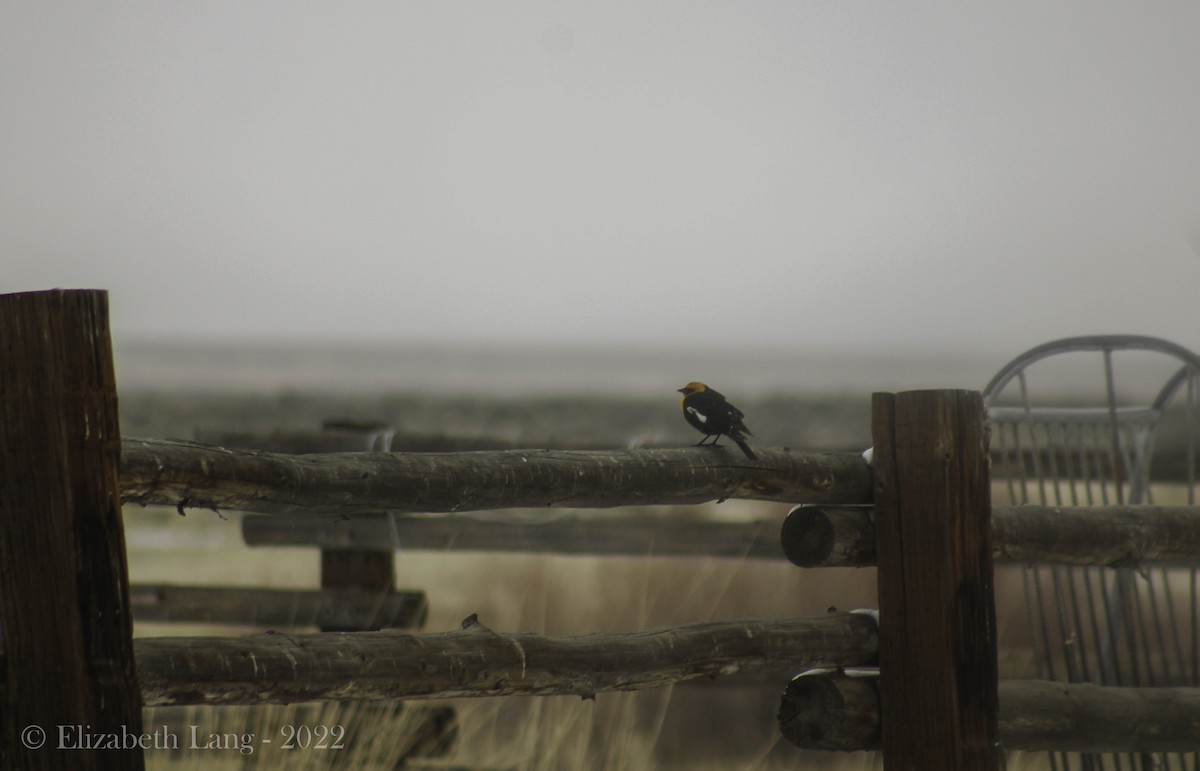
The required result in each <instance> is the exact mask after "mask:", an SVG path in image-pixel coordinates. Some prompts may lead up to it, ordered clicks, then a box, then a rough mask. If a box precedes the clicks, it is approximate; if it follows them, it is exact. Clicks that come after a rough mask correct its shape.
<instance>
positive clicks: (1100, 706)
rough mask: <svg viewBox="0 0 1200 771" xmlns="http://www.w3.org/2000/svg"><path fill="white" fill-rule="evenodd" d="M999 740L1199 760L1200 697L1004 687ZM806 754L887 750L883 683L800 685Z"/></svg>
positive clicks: (1156, 691)
mask: <svg viewBox="0 0 1200 771" xmlns="http://www.w3.org/2000/svg"><path fill="white" fill-rule="evenodd" d="M997 721H998V726H997V730H998V734H999V737H1000V742H1001V744H1003V745H1004V748H1005V749H1006V750H1026V751H1037V750H1055V751H1060V752H1087V753H1092V752H1146V753H1151V752H1194V751H1195V750H1196V728H1195V727H1196V726H1197V725H1200V689H1197V688H1128V687H1121V688H1116V687H1108V686H1099V685H1092V684H1090V683H1058V682H1049V681H1046V680H1001V681H1000V685H999V711H998V713H997ZM779 724H780V730H781V731H782V733H783V735H784V736H785V737H786V738H787V739H788V741H790V742H792V743H793V744H795V745H796V746H798V747H802V748H804V749H821V750H836V751H841V752H849V751H856V750H877V749H879V748H881V747H882V738H881V727H882V725H881V720H880V708H879V690H878V678H877V677H870V676H866V677H862V676H847V675H842V674H836V673H832V672H827V673H826V672H813V673H809V674H805V675H802V676H800V677H797V678H795V679H793V680H792V681H791V682H790V683H789V684H788V686H787V688H786V689H785V692H784V696H783V699H782V702H781V706H780V710H779Z"/></svg>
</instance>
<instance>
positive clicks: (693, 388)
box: [679, 380, 708, 396]
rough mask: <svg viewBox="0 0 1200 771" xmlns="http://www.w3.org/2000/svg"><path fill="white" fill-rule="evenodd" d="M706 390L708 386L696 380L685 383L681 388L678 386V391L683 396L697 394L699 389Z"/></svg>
mask: <svg viewBox="0 0 1200 771" xmlns="http://www.w3.org/2000/svg"><path fill="white" fill-rule="evenodd" d="M707 390H708V386H706V385H704V384H703V383H697V382H696V381H694V380H693V381H692V382H690V383H688V384H687V385H685V386H684V387H683V388H680V389H679V393H681V394H683V395H684V396H691V395H692V394H698V393H700V392H701V391H707Z"/></svg>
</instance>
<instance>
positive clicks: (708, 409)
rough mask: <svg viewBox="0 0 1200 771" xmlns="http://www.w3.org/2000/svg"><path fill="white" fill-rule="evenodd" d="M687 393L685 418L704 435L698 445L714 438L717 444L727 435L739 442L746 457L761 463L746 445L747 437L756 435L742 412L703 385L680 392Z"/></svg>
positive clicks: (696, 385) (685, 394)
mask: <svg viewBox="0 0 1200 771" xmlns="http://www.w3.org/2000/svg"><path fill="white" fill-rule="evenodd" d="M679 393H681V394H683V399H682V401H680V406H681V407H682V408H683V417H684V419H685V420H687V422H688V423H690V424H691V425H692V427H693V428H695V429H696V430H697V431H699V432H700V433H702V434H704V439H701V440H700V441H699V442H698V444H704V443H705V441H707V440H708V438H709V437H710V436H711V437H712V438H713V440H712V443H713V444H716V443H717V440H718V439H720V438H721V437H722V436H727V437H729V438H730V439H732V440H733V441H735V442H737V446H738V447H740V448H741V449H742V452H744V453H745V454H746V457H747V458H749V459H750V460H758V456H757V455H755V454H754V451H753V450H751V449H750V445H748V444H746V437H748V436H753V434H751V433H750V429H748V428H746V424H745V423H743V422H742V418H744V417H745V416H744V415H743V414H742V411H741V410H739V409H738V408H737V407H734V406H733V405H732V404H730V403H729V402H727V401H725V397H724V396H722V395H721V394H719V393H717V392H716V391H714V390H713V389H711V388H709V387H708V386H706V385H704V384H703V383H694V382H693V383H688V384H687V385H685V386H684V387H683V388H680V389H679Z"/></svg>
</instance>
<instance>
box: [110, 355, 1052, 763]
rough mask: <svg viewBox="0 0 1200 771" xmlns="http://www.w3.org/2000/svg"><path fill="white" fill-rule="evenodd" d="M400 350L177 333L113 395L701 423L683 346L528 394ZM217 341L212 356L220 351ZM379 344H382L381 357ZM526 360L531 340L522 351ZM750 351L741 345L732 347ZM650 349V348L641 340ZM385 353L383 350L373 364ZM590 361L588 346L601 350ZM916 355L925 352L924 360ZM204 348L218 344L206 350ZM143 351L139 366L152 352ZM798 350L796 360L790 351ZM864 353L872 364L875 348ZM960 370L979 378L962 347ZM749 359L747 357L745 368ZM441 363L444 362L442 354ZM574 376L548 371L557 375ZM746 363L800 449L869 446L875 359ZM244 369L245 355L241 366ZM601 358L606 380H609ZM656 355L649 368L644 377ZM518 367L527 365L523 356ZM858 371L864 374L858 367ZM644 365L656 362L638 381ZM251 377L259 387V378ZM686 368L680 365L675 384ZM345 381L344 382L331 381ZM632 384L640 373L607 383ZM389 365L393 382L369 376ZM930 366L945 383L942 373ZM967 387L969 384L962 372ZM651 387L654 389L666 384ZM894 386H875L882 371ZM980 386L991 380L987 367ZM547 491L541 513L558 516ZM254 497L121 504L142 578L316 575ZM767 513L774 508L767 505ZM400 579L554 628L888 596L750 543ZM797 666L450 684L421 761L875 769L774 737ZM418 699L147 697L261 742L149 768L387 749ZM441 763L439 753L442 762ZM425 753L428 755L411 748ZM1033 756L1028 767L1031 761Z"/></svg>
mask: <svg viewBox="0 0 1200 771" xmlns="http://www.w3.org/2000/svg"><path fill="white" fill-rule="evenodd" d="M389 353H393V352H386V351H385V352H380V351H360V352H359V354H360V357H356V356H352V355H349V354H347V353H346V352H345V351H343V352H340V353H338V354H336V355H334V356H328V355H323V354H321V353H320V352H319V351H310V352H309V354H308V355H306V356H305V357H302V358H305V359H306V360H307V362H308V367H309V371H310V372H311V373H312V375H311V376H310V377H307V378H306V377H305V376H304V374H303V371H302V370H301V369H299V368H298V366H297V365H296V364H295V362H293V361H291V360H290V359H291V358H294V355H295V354H294V353H293V355H291V356H285V357H284V359H285V360H286V361H285V363H284V364H283V365H282V366H273V364H272V358H271V357H270V356H264V357H263V358H262V359H261V360H260V359H258V358H255V357H254V356H252V355H250V354H249V353H247V352H244V351H243V352H241V353H239V352H238V351H236V350H234V351H230V352H228V355H227V356H226V357H224V358H222V357H220V356H217V355H216V354H215V353H210V354H205V355H204V356H200V357H199V359H200V361H199V363H198V362H196V361H192V362H190V363H189V362H187V361H186V359H187V356H186V352H182V353H181V352H180V351H179V350H176V351H175V353H174V354H173V355H174V356H175V357H176V362H177V364H176V365H171V363H170V362H171V358H170V357H167V359H166V364H165V365H164V366H165V370H164V371H163V372H159V373H157V374H155V372H154V370H153V367H151V366H150V362H152V361H153V358H152V357H147V358H145V359H144V360H143V361H142V362H141V363H140V364H137V365H136V366H133V367H129V368H122V363H123V362H124V363H128V362H130V361H135V362H136V361H138V358H137V357H138V356H143V355H145V352H144V351H143V352H138V353H137V354H136V355H130V353H129V352H128V351H124V352H119V355H118V378H119V381H120V382H121V390H120V408H121V418H122V434H123V436H125V437H127V438H128V437H160V438H185V439H186V438H191V437H193V436H194V435H195V434H196V432H198V431H205V430H221V429H237V430H242V431H245V430H262V431H270V430H273V429H280V428H284V429H316V428H318V427H319V425H320V423H321V421H322V420H324V419H328V418H351V419H356V420H381V421H385V422H388V423H390V424H392V425H394V426H396V427H397V428H398V429H400V430H401V431H406V432H413V433H438V434H447V435H453V436H464V437H470V436H489V437H496V438H500V439H505V440H508V441H514V442H518V443H521V444H526V445H527V446H530V447H537V446H539V445H541V444H543V443H547V442H554V443H558V444H560V445H570V444H571V443H572V442H575V441H578V442H579V443H580V444H587V445H596V444H601V445H608V446H612V447H625V446H638V445H656V446H672V445H676V446H678V445H686V444H692V443H694V442H695V440H696V438H697V436H696V435H695V434H694V432H693V431H692V430H691V429H690V428H689V427H688V426H687V425H686V424H685V423H684V421H683V420H682V418H681V417H680V415H679V411H678V410H679V408H678V403H677V394H675V393H674V392H673V390H674V388H677V387H678V386H679V385H682V382H684V381H686V380H688V379H693V378H696V377H700V378H708V377H709V376H708V375H707V374H705V373H704V372H700V373H696V372H694V371H689V372H686V373H685V374H682V375H679V376H675V377H673V379H670V380H668V379H667V377H668V375H667V374H666V373H662V374H654V373H656V372H657V371H658V370H657V369H655V367H664V366H667V365H669V366H672V367H674V366H677V365H678V364H679V363H678V362H674V363H673V362H671V361H670V356H669V355H668V356H666V357H665V358H666V361H665V362H660V363H659V364H657V365H654V367H651V366H650V365H647V366H646V367H641V368H633V369H632V370H630V371H629V372H626V373H625V374H622V373H621V372H620V371H619V368H617V369H614V367H613V362H614V361H616V360H617V359H618V358H619V357H617V355H616V354H615V353H614V352H608V353H607V354H603V355H599V356H595V357H588V356H586V355H583V354H580V353H578V352H576V353H575V354H573V355H572V356H573V358H572V360H571V361H570V362H566V363H564V362H556V361H554V360H548V361H545V362H543V363H542V366H540V367H539V366H537V365H536V363H534V362H532V361H527V362H525V363H524V364H523V365H522V367H523V368H524V369H525V370H526V371H528V372H529V382H530V388H529V389H528V392H525V391H523V389H521V388H520V387H519V383H517V382H515V380H514V381H509V380H505V383H506V385H505V386H504V387H502V388H501V387H498V388H495V389H493V388H491V387H490V386H489V383H490V382H491V377H490V373H489V370H488V369H487V367H486V366H483V365H486V364H487V363H488V362H490V361H505V360H507V359H506V358H505V357H503V356H500V355H498V353H497V352H493V354H492V357H491V358H488V357H483V358H482V359H481V366H480V368H479V369H478V371H475V372H472V373H469V374H470V377H469V378H468V377H465V376H464V374H463V370H462V367H461V366H459V365H458V364H454V363H453V360H452V359H445V361H446V362H449V363H448V364H445V366H444V367H443V369H442V370H440V371H439V370H438V364H437V362H438V359H439V357H438V356H437V355H436V354H433V353H430V354H429V355H427V356H424V357H422V356H420V355H414V356H413V357H412V361H413V362H415V364H414V366H416V367H417V369H418V370H419V377H417V378H416V379H415V381H414V382H411V383H410V382H408V381H407V380H406V379H405V377H404V376H403V372H405V371H408V367H407V366H406V365H405V364H404V362H402V361H400V360H397V359H394V358H389V357H388V356H384V354H389ZM206 356H211V358H209V359H206V358H205V357H206ZM381 357H382V358H381ZM517 358H520V357H519V356H518V357H517ZM734 358H735V360H736V357H734ZM381 360H383V361H387V362H388V364H387V368H388V369H389V370H392V369H394V370H395V372H396V384H395V387H394V388H382V387H379V388H368V387H364V386H365V385H367V384H366V383H364V382H363V381H362V380H361V379H360V378H359V377H358V375H357V373H358V369H357V368H356V366H355V364H356V362H359V363H362V364H363V367H364V368H365V369H367V370H370V368H371V367H372V366H375V367H379V366H380V365H379V363H378V362H379V361H381ZM647 361H648V360H647ZM372 362H374V363H372ZM588 362H590V364H588ZM910 363H911V362H910ZM200 364H203V366H202V367H201V366H200ZM939 366H941V365H937V364H930V365H929V366H928V368H926V369H922V368H921V367H919V366H918V367H917V368H916V369H912V370H906V371H900V370H898V369H892V370H889V371H887V372H881V373H880V375H879V377H878V380H879V382H881V383H885V384H886V383H891V384H892V387H893V388H902V387H904V384H905V383H908V384H918V383H920V381H922V380H923V379H924V378H925V377H927V374H925V373H928V372H936V371H938V367H939ZM138 367H144V368H145V369H143V370H140V371H139V370H138ZM189 368H192V369H196V368H199V369H203V370H205V371H208V372H209V377H211V376H213V375H215V374H216V373H220V372H222V371H227V372H230V373H231V377H232V380H231V385H230V386H228V387H219V385H220V384H219V383H216V382H212V381H210V380H204V381H202V382H196V383H193V384H191V385H190V386H189V384H188V382H186V381H185V380H180V373H181V372H184V371H185V370H189ZM801 369H803V368H802V367H798V368H797V371H799V370H801ZM868 369H869V368H868ZM963 369H964V371H963V372H960V373H959V374H958V376H957V377H955V376H951V375H946V377H947V379H948V380H949V381H953V382H951V383H950V385H963V384H966V383H967V381H969V380H972V379H976V373H975V372H973V371H972V369H971V367H968V366H965V367H964V368H963ZM748 370H749V373H748ZM439 372H440V374H439ZM555 372H558V373H559V375H560V376H561V377H562V378H563V382H562V383H561V385H560V386H558V387H555V385H554V383H555V381H554V379H553V378H554V373H555ZM752 372H753V367H747V369H743V370H741V371H740V372H738V373H731V374H734V376H731V377H729V378H728V379H729V380H730V381H732V382H731V383H730V384H728V385H727V384H726V383H725V382H724V381H723V380H719V379H717V378H716V377H713V378H709V379H710V380H711V383H712V384H713V385H716V386H717V387H718V388H720V389H721V390H723V391H724V392H725V393H726V394H727V395H728V396H729V397H730V398H731V399H732V400H735V401H736V403H737V404H738V405H739V406H740V407H741V408H742V409H743V410H744V411H745V412H746V415H747V422H748V424H749V425H750V427H751V429H752V430H753V431H754V432H755V434H756V438H757V440H758V442H759V443H761V444H764V445H784V446H790V447H794V448H798V449H804V450H818V451H859V450H861V449H863V448H865V447H867V446H868V445H869V444H870V397H869V393H870V391H871V390H873V389H874V387H873V386H871V385H870V383H869V382H868V381H867V379H863V380H860V381H858V382H851V380H852V379H853V378H849V379H847V380H846V382H844V383H843V384H842V386H840V387H837V388H830V389H828V390H821V389H819V388H816V387H804V386H800V387H797V388H795V389H792V390H789V389H788V388H787V383H786V382H785V380H784V376H786V375H787V374H788V370H787V369H786V368H780V369H779V370H778V371H777V372H776V373H775V374H774V375H771V374H770V373H766V372H762V371H759V372H758V373H757V375H756V378H757V379H755V377H751V376H750V373H752ZM239 373H241V374H239ZM606 375H611V376H612V377H611V378H608V379H606ZM651 375H653V377H651ZM504 377H505V378H515V374H513V373H509V374H508V375H505V376H504ZM854 377H855V378H857V377H860V376H859V375H855V376H854ZM638 378H644V380H639V381H638V382H637V383H634V381H635V380H636V379H638ZM251 379H257V387H255V386H254V384H253V383H251V382H249V380H251ZM676 381H678V382H676ZM339 382H344V383H345V384H346V387H345V388H342V389H338V388H336V386H337V385H338V383H339ZM622 382H624V383H625V384H626V385H627V386H628V388H627V390H624V391H623V390H621V389H620V388H618V387H615V385H614V386H611V387H610V386H608V385H607V384H609V383H613V384H616V385H619V384H620V383H622ZM376 385H379V384H376ZM929 385H934V383H930V384H929ZM968 385H969V384H968ZM651 386H653V388H652V387H651ZM886 387H887V386H886V385H885V386H881V387H880V389H881V390H882V389H883V388H886ZM975 387H979V385H975ZM788 509H789V507H788V506H786V505H778V504H765V503H756V502H746V501H726V502H724V503H720V504H717V503H710V504H706V505H703V506H692V507H671V508H669V509H666V510H662V509H660V510H656V511H655V512H654V514H656V515H658V516H677V517H712V518H721V519H754V520H767V521H768V522H781V521H782V519H783V517H784V516H785V515H786V513H787V511H788ZM562 513H563V512H562V511H558V510H546V511H544V512H533V514H532V515H533V516H545V517H554V516H559V515H561V514H562ZM239 522H240V515H239V514H237V513H236V512H221V513H214V512H209V511H204V510H189V511H188V513H187V515H186V516H184V517H180V516H179V515H178V514H177V513H176V512H175V511H174V510H173V509H162V508H147V509H142V508H139V507H136V506H128V507H126V510H125V524H126V532H127V545H128V549H129V555H130V558H129V563H130V574H131V580H132V581H134V582H142V583H155V582H161V583H179V584H184V583H186V584H194V585H196V584H198V585H208V584H219V585H237V586H256V587H283V588H314V587H316V586H318V585H319V583H320V577H319V552H318V550H317V549H315V548H256V549H250V548H248V547H246V546H245V545H244V544H243V543H242V541H241V535H240V527H239ZM770 526H774V525H770ZM395 566H396V575H397V580H396V585H397V588H398V589H419V590H423V591H425V592H426V593H427V595H428V601H429V607H430V613H429V618H428V621H427V623H426V626H425V628H424V629H425V631H431V632H434V631H445V630H450V629H455V628H457V627H458V626H459V624H460V623H461V621H462V619H464V618H465V617H467V616H468V615H470V614H472V613H478V614H479V618H480V620H481V621H482V622H483V623H485V624H486V625H487V626H489V627H491V628H494V629H497V630H502V631H534V632H542V633H546V634H552V635H582V634H588V633H592V632H620V631H638V630H643V629H648V628H654V627H662V626H670V625H676V624H683V623H689V622H696V621H708V620H730V619H737V618H772V617H802V616H817V615H820V614H823V613H825V612H827V611H828V610H829V609H830V608H837V609H841V610H848V609H854V608H865V607H874V604H875V600H874V596H875V585H874V582H875V576H874V571H873V570H871V569H861V570H854V569H836V570H833V569H830V570H802V569H799V568H796V567H793V566H791V565H789V564H788V563H786V562H782V561H780V562H767V561H761V560H745V559H686V560H684V559H676V558H661V557H655V556H654V554H653V552H650V553H647V554H646V555H644V556H638V557H626V558H591V557H565V556H564V557H553V556H533V555H520V554H479V553H431V552H404V551H400V552H398V553H397V554H396V558H395ZM1015 580H1016V579H1015V577H1014V576H1010V575H1009V574H1008V573H1007V572H1006V571H1005V570H1001V571H998V578H997V582H998V589H999V608H998V616H999V624H1000V628H1001V631H1002V633H1004V632H1005V631H1006V629H1012V628H1014V627H1019V626H1020V625H1021V624H1022V619H1023V618H1024V612H1023V609H1022V607H1021V605H1020V598H1019V593H1018V592H1016V591H1011V590H1012V589H1015V587H1016V584H1015V583H1013V582H1014V581H1015ZM248 631H251V630H248V629H244V628H219V627H218V628H214V627H211V626H187V625H178V624H158V623H156V624H149V623H143V624H138V625H137V628H136V629H135V634H137V635H139V636H146V635H169V634H241V633H246V632H248ZM1016 637H1017V643H1016V644H1015V645H1014V646H1013V647H1011V648H1010V649H1008V650H1006V651H1005V652H1004V654H1003V655H1002V659H1003V660H1002V662H1001V664H1002V670H1003V674H1005V675H1007V676H1020V675H1023V674H1028V673H1029V670H1028V654H1027V653H1026V652H1024V651H1025V650H1026V648H1025V646H1022V645H1021V644H1020V639H1019V638H1020V637H1021V635H1020V634H1017V635H1016ZM785 682H786V676H780V678H779V679H778V683H773V684H768V685H766V686H763V685H761V684H759V685H750V686H744V687H739V686H736V685H726V684H721V683H717V684H711V685H680V686H676V687H674V688H669V689H660V690H653V691H643V692H636V693H619V694H609V693H602V694H599V695H597V697H596V699H595V700H587V701H585V700H580V699H575V698H565V697H562V698H559V697H550V698H503V699H473V700H468V699H463V700H456V701H454V702H447V703H446V704H447V705H448V706H452V707H453V708H454V709H455V710H456V711H457V737H456V741H455V744H454V746H453V748H452V751H451V753H450V755H448V756H447V757H445V758H443V759H441V760H439V761H436V762H434V761H429V763H432V764H433V765H431V766H427V767H454V768H459V767H461V768H472V769H475V768H478V769H492V768H496V769H499V768H504V769H526V768H530V769H539V768H544V769H558V768H565V769H573V768H578V769H585V768H605V769H608V768H613V769H642V768H701V769H716V768H722V769H731V768H736V769H776V768H780V769H782V768H836V769H858V768H873V767H875V763H876V760H875V758H874V756H872V755H868V754H865V753H857V754H851V755H828V754H820V753H802V752H800V751H798V750H796V749H795V748H794V747H792V746H791V745H789V744H787V742H786V741H784V740H783V739H781V738H780V736H779V733H778V729H777V727H776V721H775V711H776V710H777V708H778V696H779V693H780V692H781V690H782V688H783V686H784V684H785ZM405 714H406V713H405V712H404V710H403V709H402V708H400V707H398V706H396V705H378V704H373V705H336V704H326V705H319V706H313V705H301V706H288V707H256V708H221V709H210V708H204V709H202V708H191V709H188V710H185V711H180V710H150V711H148V713H147V716H146V725H147V730H151V729H152V728H153V727H154V726H158V725H160V724H170V725H171V726H178V725H183V726H191V725H197V726H199V731H200V733H201V734H204V733H206V732H210V731H211V732H235V733H238V734H239V735H240V733H250V734H254V735H255V737H257V740H260V741H261V740H262V739H264V738H268V737H270V736H272V735H275V737H276V738H275V740H274V741H273V742H271V744H269V745H268V744H263V743H259V744H258V745H257V747H256V749H255V752H254V753H252V754H249V755H242V754H241V753H238V752H231V751H224V752H222V753H217V754H214V753H213V752H198V751H192V752H188V751H178V752H172V751H151V752H150V753H149V755H148V758H149V760H150V762H151V764H152V766H157V767H169V768H188V767H195V768H209V767H218V766H215V765H214V764H228V765H229V766H230V767H239V768H246V767H255V768H257V767H273V766H284V765H286V766H287V767H296V765H297V764H307V765H309V766H311V767H326V766H330V767H341V768H390V767H393V766H394V765H395V763H396V761H397V759H398V758H400V757H402V756H403V754H404V752H405V750H406V749H407V747H408V746H409V745H410V744H411V743H412V741H413V739H412V738H411V736H410V735H409V734H407V733H406V731H405V725H406V724H405V719H406V718H405V717H404V715H405ZM299 719H303V720H306V721H308V722H312V721H314V720H317V721H324V722H325V723H336V724H338V725H343V726H345V728H346V732H347V743H346V744H347V748H346V749H345V750H341V751H336V752H335V751H317V750H309V751H307V752H302V751H299V750H296V751H291V752H287V751H284V750H281V749H279V747H278V744H279V737H278V732H279V731H280V730H281V727H282V726H285V725H288V724H290V723H291V722H294V721H297V720H299ZM438 764H440V766H439V765H438ZM407 767H412V768H417V767H422V766H418V765H413V764H412V763H410V765H409V766H407ZM1028 767H1034V766H1028Z"/></svg>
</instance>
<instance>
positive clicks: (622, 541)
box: [242, 509, 784, 560]
mask: <svg viewBox="0 0 1200 771" xmlns="http://www.w3.org/2000/svg"><path fill="white" fill-rule="evenodd" d="M498 513H499V512H488V514H489V516H487V517H479V516H472V515H461V514H439V515H436V516H431V517H419V516H417V517H415V516H406V515H404V514H395V515H387V514H383V515H371V514H368V515H363V516H357V517H349V518H347V519H340V520H335V519H330V518H329V517H315V516H308V515H305V516H291V517H272V516H255V515H247V516H245V517H243V518H242V539H243V540H244V541H245V542H246V544H247V545H249V546H319V547H320V548H322V549H378V550H381V551H386V552H392V551H396V550H401V551H405V550H425V551H484V552H535V553H536V552H543V553H551V554H577V555H595V556H640V555H653V556H655V557H730V558H735V559H743V558H749V559H765V560H782V559H784V555H783V551H782V550H781V549H780V547H779V520H778V519H759V520H754V521H752V522H725V521H706V520H702V519H686V518H679V517H664V516H661V515H656V514H654V513H653V512H650V511H646V510H642V509H638V510H635V511H633V512H631V513H625V512H622V513H620V514H616V515H607V514H606V515H603V516H580V515H578V514H565V515H564V514H555V515H553V516H548V515H547V514H546V513H545V512H544V511H543V512H539V517H538V518H535V517H532V516H530V510H523V511H521V512H518V513H515V514H514V515H513V517H512V518H503V519H501V518H497V517H494V516H492V515H495V514H498Z"/></svg>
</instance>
